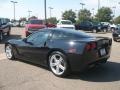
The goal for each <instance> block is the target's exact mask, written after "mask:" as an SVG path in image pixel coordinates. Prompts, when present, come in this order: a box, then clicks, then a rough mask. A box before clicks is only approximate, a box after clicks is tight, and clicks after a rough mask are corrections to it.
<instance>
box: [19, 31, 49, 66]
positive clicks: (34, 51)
mask: <svg viewBox="0 0 120 90" xmlns="http://www.w3.org/2000/svg"><path fill="white" fill-rule="evenodd" d="M49 34H50V32H46V31H44V32H37V33H35V34H32V35H30V36H29V37H28V38H27V39H26V41H24V44H22V46H19V53H20V55H21V56H23V57H25V58H26V60H28V61H31V62H34V63H37V64H43V63H44V62H45V61H44V60H45V57H43V56H45V55H44V54H46V53H45V52H47V50H48V47H46V45H45V44H46V41H47V39H48V36H49Z"/></svg>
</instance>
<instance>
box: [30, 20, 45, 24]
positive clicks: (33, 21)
mask: <svg viewBox="0 0 120 90" xmlns="http://www.w3.org/2000/svg"><path fill="white" fill-rule="evenodd" d="M28 23H29V24H43V20H30V21H28Z"/></svg>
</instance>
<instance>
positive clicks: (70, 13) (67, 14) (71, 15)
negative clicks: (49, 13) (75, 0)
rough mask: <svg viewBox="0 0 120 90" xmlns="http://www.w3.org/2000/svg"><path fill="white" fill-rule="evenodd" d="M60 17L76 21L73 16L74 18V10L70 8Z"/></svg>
mask: <svg viewBox="0 0 120 90" xmlns="http://www.w3.org/2000/svg"><path fill="white" fill-rule="evenodd" d="M62 17H63V19H65V20H70V21H72V22H73V23H75V22H76V20H75V18H76V13H75V12H74V11H72V9H70V10H68V11H65V12H64V13H63V14H62Z"/></svg>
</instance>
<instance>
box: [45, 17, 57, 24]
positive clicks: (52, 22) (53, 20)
mask: <svg viewBox="0 0 120 90" xmlns="http://www.w3.org/2000/svg"><path fill="white" fill-rule="evenodd" d="M47 22H48V23H51V24H57V19H56V17H51V18H48V19H47Z"/></svg>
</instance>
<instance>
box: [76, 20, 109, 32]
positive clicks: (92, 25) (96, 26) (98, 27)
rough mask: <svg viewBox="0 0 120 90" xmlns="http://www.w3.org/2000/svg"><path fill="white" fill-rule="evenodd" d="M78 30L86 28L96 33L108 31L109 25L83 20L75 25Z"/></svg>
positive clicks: (85, 29)
mask: <svg viewBox="0 0 120 90" xmlns="http://www.w3.org/2000/svg"><path fill="white" fill-rule="evenodd" d="M75 27H76V30H84V31H92V32H94V33H97V32H101V31H104V32H107V27H104V26H103V25H102V24H101V23H99V22H90V21H83V22H81V23H80V24H77V25H75Z"/></svg>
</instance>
